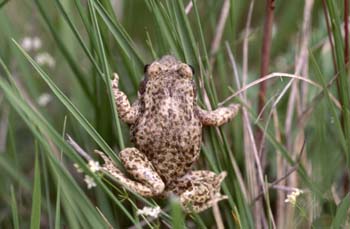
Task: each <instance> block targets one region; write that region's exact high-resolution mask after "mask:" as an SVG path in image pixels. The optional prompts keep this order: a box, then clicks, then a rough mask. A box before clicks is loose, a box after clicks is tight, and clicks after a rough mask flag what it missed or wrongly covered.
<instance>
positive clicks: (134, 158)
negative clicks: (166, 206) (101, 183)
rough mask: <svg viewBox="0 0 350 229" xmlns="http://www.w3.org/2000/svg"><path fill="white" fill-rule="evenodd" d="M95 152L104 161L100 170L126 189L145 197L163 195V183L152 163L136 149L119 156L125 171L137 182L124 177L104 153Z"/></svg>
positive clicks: (128, 149) (130, 149)
mask: <svg viewBox="0 0 350 229" xmlns="http://www.w3.org/2000/svg"><path fill="white" fill-rule="evenodd" d="M95 152H96V153H97V154H99V155H100V156H101V157H102V158H103V160H104V161H105V164H104V165H103V167H102V169H103V170H104V171H106V172H107V173H109V174H110V175H112V176H113V177H114V178H115V179H116V180H118V181H119V182H120V183H121V184H122V185H123V186H125V187H126V188H128V189H130V190H131V191H134V192H136V193H138V194H140V195H142V196H147V197H151V196H158V195H160V194H161V193H163V191H164V188H165V184H164V182H163V181H162V179H161V178H160V176H159V175H158V173H157V172H156V171H155V169H154V167H153V165H152V163H151V162H150V161H149V160H148V159H147V157H146V156H145V155H144V154H142V153H141V152H140V151H139V150H138V149H136V148H126V149H124V150H122V151H121V152H120V154H119V157H120V159H121V161H122V163H123V165H124V167H125V169H126V170H127V171H128V173H130V174H131V175H132V176H133V178H135V180H137V181H134V180H132V179H129V178H128V177H126V176H125V175H124V174H123V173H122V172H121V171H120V170H119V169H118V168H117V167H116V165H115V164H114V163H113V162H112V160H111V159H110V158H108V157H107V156H106V155H105V154H104V153H102V152H100V151H98V150H95Z"/></svg>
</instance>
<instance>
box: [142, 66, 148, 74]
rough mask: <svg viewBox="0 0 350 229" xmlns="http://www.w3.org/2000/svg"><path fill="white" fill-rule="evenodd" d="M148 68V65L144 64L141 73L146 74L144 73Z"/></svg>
mask: <svg viewBox="0 0 350 229" xmlns="http://www.w3.org/2000/svg"><path fill="white" fill-rule="evenodd" d="M148 67H149V64H146V65H145V66H144V67H143V73H146V72H147V69H148Z"/></svg>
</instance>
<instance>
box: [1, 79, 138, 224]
mask: <svg viewBox="0 0 350 229" xmlns="http://www.w3.org/2000/svg"><path fill="white" fill-rule="evenodd" d="M0 88H1V89H2V90H3V92H4V95H5V96H6V98H7V99H8V100H9V102H10V104H11V105H12V106H13V108H14V109H15V110H16V111H17V113H18V114H19V115H20V116H21V117H22V119H23V120H25V122H26V124H27V125H28V126H29V127H30V129H31V131H32V132H33V133H34V134H35V136H36V138H37V139H38V140H39V141H40V142H41V144H42V145H43V146H44V147H45V148H46V149H47V150H45V152H46V155H47V156H49V158H51V160H50V162H51V163H52V165H54V166H55V167H54V168H55V171H56V173H58V174H59V176H60V177H64V178H65V179H64V180H65V181H67V182H69V183H68V185H69V186H70V187H71V188H74V196H75V199H77V200H79V199H80V201H79V202H77V203H76V204H78V205H79V206H80V210H83V211H88V210H89V211H90V212H91V213H90V216H89V217H86V220H91V223H92V225H95V222H101V223H102V222H103V220H102V219H101V216H100V215H99V214H98V212H97V211H96V209H94V208H93V207H92V205H91V203H90V202H89V201H88V200H87V197H86V196H85V194H84V193H83V192H82V190H81V189H80V188H79V187H78V185H77V184H76V183H75V182H74V181H73V180H72V177H71V176H70V175H68V174H67V172H66V170H65V169H64V168H62V165H61V164H60V163H59V162H58V161H57V159H55V158H53V155H52V153H51V150H50V146H49V145H48V142H47V140H46V139H44V138H43V137H42V136H41V134H40V133H39V132H38V130H37V128H39V129H40V130H41V131H43V132H45V133H46V134H47V135H48V136H49V137H50V139H52V141H53V142H54V143H55V144H56V145H59V146H60V147H62V149H63V152H64V153H65V154H66V155H67V156H68V157H70V158H71V159H72V160H73V161H75V162H76V163H78V164H79V166H80V167H81V168H82V169H83V170H84V171H85V172H86V173H88V174H89V175H90V176H92V177H93V178H94V179H95V181H96V183H97V184H98V185H99V186H100V187H101V188H103V190H104V192H105V193H106V194H107V195H108V196H109V197H111V199H112V200H113V201H114V203H116V204H117V205H118V206H119V207H120V208H121V210H122V211H123V212H124V213H125V215H126V216H127V217H128V218H129V219H130V220H131V221H132V222H133V223H135V221H134V219H133V217H132V216H131V215H130V214H129V213H128V211H127V210H126V209H125V208H124V207H123V205H122V204H121V203H120V201H119V200H118V199H116V197H115V196H114V195H113V193H112V192H111V191H110V190H109V189H108V188H107V187H106V186H105V185H104V183H102V182H101V180H100V178H99V177H98V176H97V175H96V174H94V173H91V172H90V170H89V169H88V168H87V165H86V164H85V163H84V162H83V161H82V159H81V158H80V157H79V156H77V154H76V153H75V152H74V151H73V149H72V148H71V147H70V146H69V145H68V144H67V143H66V142H65V141H64V140H63V138H62V137H61V136H60V135H59V134H58V133H57V132H56V131H55V130H54V129H53V128H52V126H50V125H49V124H48V123H47V121H46V120H45V119H44V118H43V117H42V116H41V114H39V113H37V112H34V111H33V110H32V109H31V108H29V107H28V104H26V102H25V101H22V100H21V99H20V98H18V96H16V94H14V93H13V92H12V90H11V88H10V86H9V85H8V84H7V83H6V82H4V81H3V80H2V79H1V78H0ZM28 118H30V119H28ZM64 180H62V181H64ZM62 185H63V183H62ZM63 190H65V189H63ZM79 197H83V199H81V198H79ZM73 200H74V199H73ZM92 216H94V217H92ZM97 219H99V220H97Z"/></svg>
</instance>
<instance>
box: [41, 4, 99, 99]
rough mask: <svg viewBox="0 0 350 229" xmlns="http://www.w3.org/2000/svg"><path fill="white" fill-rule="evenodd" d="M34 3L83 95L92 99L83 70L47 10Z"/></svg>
mask: <svg viewBox="0 0 350 229" xmlns="http://www.w3.org/2000/svg"><path fill="white" fill-rule="evenodd" d="M34 3H35V5H36V6H37V8H38V10H39V12H40V14H41V15H42V17H43V18H44V21H45V22H46V24H47V26H48V28H49V30H50V32H51V34H52V36H53V38H54V39H55V42H56V44H57V45H58V47H59V50H60V51H61V52H62V54H63V55H64V57H65V59H66V60H67V63H68V65H69V66H70V68H71V69H72V71H73V73H74V75H75V76H76V79H77V81H78V82H79V85H80V86H81V88H82V90H83V91H84V93H85V95H86V96H87V98H88V99H89V101H93V99H94V98H93V95H92V93H91V90H90V88H89V86H88V84H87V81H86V79H85V77H84V74H83V72H82V71H81V70H80V68H79V67H78V64H77V62H76V61H75V60H74V58H73V57H72V55H71V54H70V52H69V51H68V49H67V48H66V47H65V45H64V43H63V41H62V39H61V38H60V35H59V34H58V33H57V30H56V29H55V28H54V26H53V24H52V23H51V22H50V19H49V16H48V15H47V11H46V10H45V8H44V7H43V5H42V3H40V1H39V0H35V1H34Z"/></svg>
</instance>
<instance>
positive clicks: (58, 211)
mask: <svg viewBox="0 0 350 229" xmlns="http://www.w3.org/2000/svg"><path fill="white" fill-rule="evenodd" d="M55 212H56V213H55V229H59V228H61V182H60V180H59V179H58V181H57V190H56V211H55Z"/></svg>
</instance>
